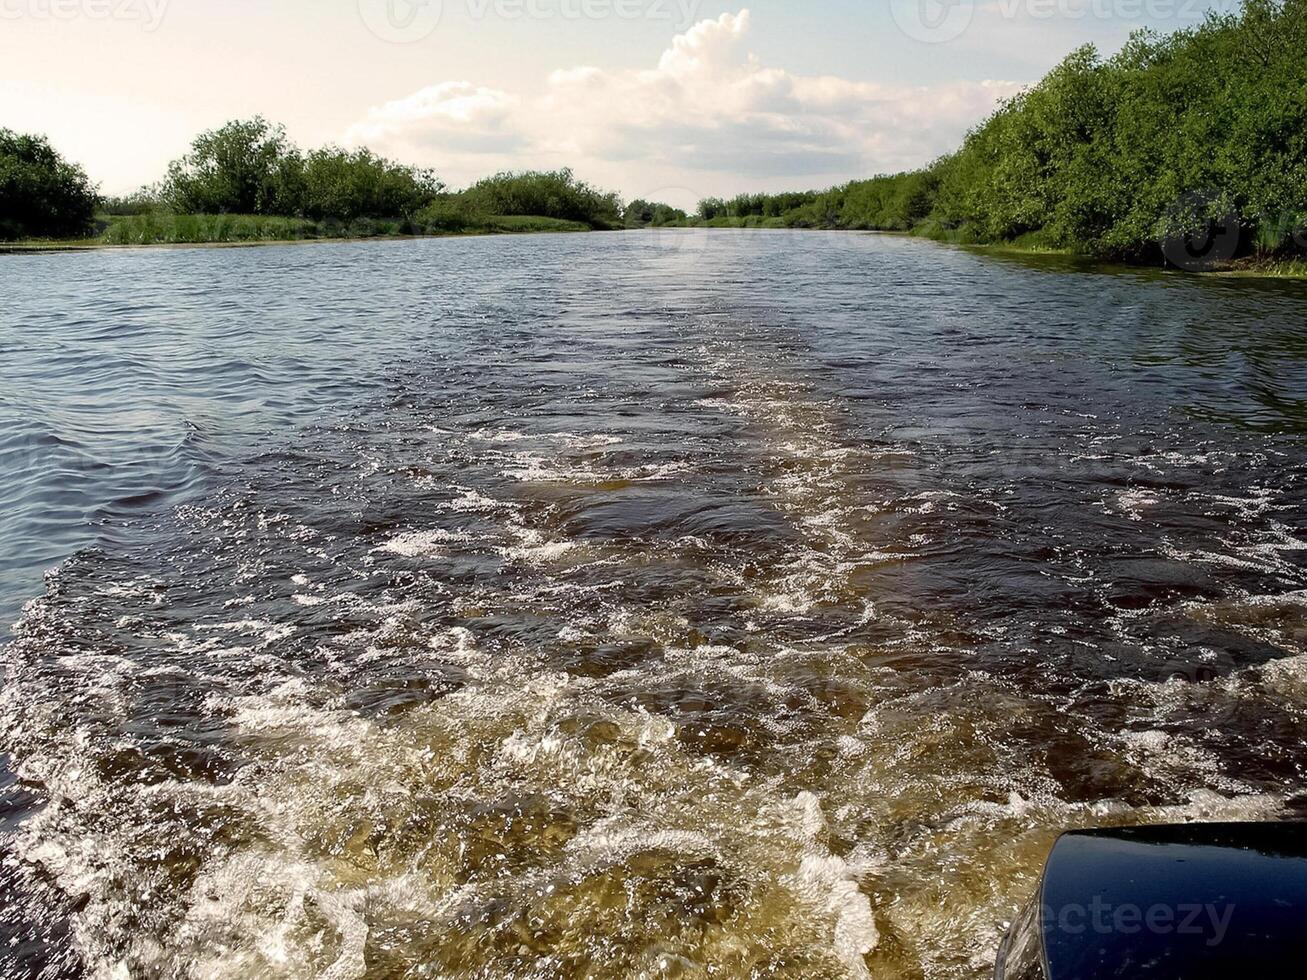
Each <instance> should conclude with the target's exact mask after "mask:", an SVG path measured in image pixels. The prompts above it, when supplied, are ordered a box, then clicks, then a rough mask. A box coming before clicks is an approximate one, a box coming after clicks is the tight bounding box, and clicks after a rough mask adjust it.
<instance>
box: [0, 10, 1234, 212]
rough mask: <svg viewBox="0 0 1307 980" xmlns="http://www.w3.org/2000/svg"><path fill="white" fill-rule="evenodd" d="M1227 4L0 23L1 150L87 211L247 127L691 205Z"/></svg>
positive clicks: (920, 140) (936, 120)
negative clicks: (67, 188) (11, 140)
mask: <svg viewBox="0 0 1307 980" xmlns="http://www.w3.org/2000/svg"><path fill="white" fill-rule="evenodd" d="M1234 3H1235V0H1217V2H1216V3H1213V2H1211V0H735V2H726V3H722V2H716V0H0V127H5V128H9V129H14V130H18V131H20V132H37V133H43V134H45V135H47V136H48V137H49V138H50V139H51V141H52V142H53V143H54V145H55V146H56V148H57V149H59V150H60V151H61V152H62V153H64V154H65V155H66V156H68V157H69V158H70V159H73V160H75V161H77V162H78V163H80V164H81V165H82V166H84V167H85V168H86V170H87V171H88V173H90V175H91V177H92V179H93V180H95V181H97V182H98V183H99V184H100V186H101V189H102V190H103V191H104V192H105V193H109V194H119V193H124V192H128V191H131V190H133V189H135V188H137V187H139V186H141V185H143V184H147V183H150V182H153V181H155V180H157V179H158V178H159V177H160V176H161V175H162V174H163V172H164V169H165V168H166V166H167V164H168V161H169V160H172V159H174V158H176V157H179V156H181V155H182V154H184V153H185V152H186V149H187V147H188V145H189V143H190V141H191V139H193V137H194V136H195V135H196V134H197V133H199V132H200V131H202V130H205V129H208V128H211V127H214V126H217V125H220V124H221V123H223V122H224V121H226V120H228V119H232V118H239V117H248V116H252V115H255V114H261V115H263V116H265V117H266V118H268V119H270V120H273V121H276V122H279V123H282V124H284V125H285V126H286V128H287V131H288V134H289V135H290V137H291V138H292V139H293V140H294V141H295V142H297V143H299V144H300V145H301V146H305V147H310V146H317V145H322V144H326V143H334V144H339V145H344V146H354V145H366V146H369V147H371V148H372V149H374V150H376V151H377V152H380V153H383V154H385V155H387V156H391V157H394V158H396V159H398V160H401V161H403V162H406V163H413V164H419V165H422V166H427V167H431V168H433V169H435V170H436V172H437V173H438V174H439V175H440V176H441V177H442V178H443V179H444V180H445V181H446V182H447V183H448V184H449V185H451V186H453V187H461V186H465V185H466V184H468V183H470V182H472V181H474V180H476V179H477V178H478V177H481V176H485V175H487V174H490V173H494V172H496V171H498V170H503V169H536V168H550V169H552V168H555V167H560V166H570V167H572V168H573V170H574V171H575V172H576V173H577V175H578V176H580V177H582V178H584V179H586V180H589V181H591V182H593V183H595V184H598V185H599V186H601V187H604V188H605V189H610V190H616V191H619V192H620V193H621V194H622V195H623V196H624V197H626V198H628V199H631V198H635V197H644V198H648V199H655V200H665V201H669V202H671V203H674V204H679V205H682V206H689V205H692V204H693V203H695V202H696V201H697V200H699V199H700V198H703V197H708V196H718V195H731V194H735V193H740V192H744V191H762V190H767V191H774V190H782V189H806V188H816V187H826V186H830V185H832V184H836V183H840V182H843V181H846V180H849V179H853V178H856V177H865V176H869V175H871V174H874V173H882V172H893V171H897V170H902V169H906V168H910V167H916V166H920V165H921V164H924V163H926V162H928V161H929V160H930V159H932V158H933V157H935V156H938V155H939V154H940V153H943V152H946V151H948V150H950V149H952V148H953V147H954V146H956V144H957V143H958V141H959V140H960V139H961V138H962V137H963V135H964V134H965V133H966V131H967V129H968V128H970V127H971V126H973V125H975V124H976V123H978V122H980V121H981V120H982V119H983V118H984V117H985V116H986V115H987V114H988V113H989V112H990V111H992V110H993V108H994V107H995V105H996V104H997V103H998V102H999V101H1000V100H1001V99H1004V98H1007V97H1009V96H1011V95H1013V94H1015V93H1016V92H1018V91H1020V90H1021V88H1022V87H1023V86H1026V85H1029V84H1031V83H1032V82H1034V81H1036V80H1038V79H1039V77H1040V76H1041V75H1043V74H1044V73H1045V72H1046V71H1047V70H1048V69H1049V68H1051V67H1053V66H1054V65H1055V64H1056V63H1057V62H1058V61H1059V60H1061V59H1062V58H1063V57H1064V56H1065V55H1066V54H1067V53H1069V52H1070V51H1071V50H1073V49H1074V48H1076V47H1078V46H1079V45H1081V44H1084V43H1094V44H1096V45H1097V46H1098V47H1099V49H1100V50H1101V51H1104V52H1108V53H1110V52H1112V51H1114V50H1116V49H1117V48H1119V47H1120V45H1121V44H1122V43H1123V42H1124V41H1125V40H1126V39H1127V38H1128V37H1129V35H1130V33H1131V32H1132V31H1134V30H1137V29H1140V28H1151V29H1154V30H1159V31H1170V30H1175V29H1181V28H1186V27H1192V26H1194V25H1196V24H1198V23H1200V22H1201V19H1202V17H1203V16H1204V14H1205V13H1206V11H1207V10H1209V9H1217V10H1221V9H1229V8H1230V6H1231V5H1232V4H1234Z"/></svg>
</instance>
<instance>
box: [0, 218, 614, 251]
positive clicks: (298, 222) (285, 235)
mask: <svg viewBox="0 0 1307 980" xmlns="http://www.w3.org/2000/svg"><path fill="white" fill-rule="evenodd" d="M97 225H98V229H99V233H98V234H97V235H95V236H94V237H89V238H77V239H28V240H25V241H16V242H0V252H5V251H7V252H57V251H77V250H82V249H92V248H106V247H128V246H142V245H273V244H287V243H291V242H312V241H319V242H324V241H360V240H364V239H373V238H417V237H424V238H425V237H447V236H452V235H514V234H531V233H541V232H581V231H590V230H592V229H591V227H590V226H589V225H587V224H585V223H583V222H580V221H564V220H562V219H559V218H544V217H539V216H537V215H524V214H521V215H519V214H515V215H492V216H485V217H481V218H479V219H478V220H477V221H476V222H475V223H472V224H469V225H467V226H465V227H462V228H458V229H457V230H453V229H447V228H439V227H436V228H422V227H417V226H414V225H413V224H411V223H409V222H405V221H401V220H394V221H390V220H361V221H354V222H350V223H348V224H344V223H341V222H321V221H309V220H307V219H304V218H281V217H271V216H267V215H247V214H157V213H156V214H139V215H105V216H102V217H101V218H100V219H99V220H98V221H97Z"/></svg>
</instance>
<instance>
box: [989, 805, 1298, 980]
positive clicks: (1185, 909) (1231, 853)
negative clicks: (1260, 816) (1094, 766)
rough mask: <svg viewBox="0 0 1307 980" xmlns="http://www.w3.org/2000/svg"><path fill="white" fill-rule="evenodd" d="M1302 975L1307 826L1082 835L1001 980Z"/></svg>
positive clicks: (1030, 917) (999, 972)
mask: <svg viewBox="0 0 1307 980" xmlns="http://www.w3.org/2000/svg"><path fill="white" fill-rule="evenodd" d="M1304 968H1307V823H1263V824H1187V825H1183V826H1160V827H1128V828H1121V829H1115V830H1090V831H1075V832H1072V833H1068V834H1064V835H1063V836H1062V837H1061V838H1059V839H1058V841H1057V843H1056V844H1055V845H1054V846H1053V850H1052V852H1051V853H1050V854H1049V857H1048V862H1047V864H1046V865H1045V867H1044V874H1043V878H1042V880H1041V881H1040V886H1039V891H1038V893H1037V894H1036V895H1035V897H1034V899H1033V900H1032V901H1031V903H1030V904H1029V905H1028V906H1027V907H1026V909H1025V910H1024V911H1023V912H1022V914H1021V915H1020V916H1019V917H1018V918H1017V920H1016V921H1015V922H1014V923H1013V925H1012V927H1011V929H1010V930H1009V931H1008V934H1007V937H1006V938H1005V939H1004V941H1003V944H1002V946H1001V947H1000V949H999V955H998V963H997V966H996V968H995V973H994V976H995V980H1109V978H1111V980H1217V978H1221V980H1230V978H1232V977H1238V976H1247V977H1249V978H1253V977H1257V978H1261V977H1268V978H1269V977H1278V976H1301V975H1302V971H1303V970H1304Z"/></svg>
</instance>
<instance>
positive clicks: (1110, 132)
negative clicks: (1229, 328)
mask: <svg viewBox="0 0 1307 980" xmlns="http://www.w3.org/2000/svg"><path fill="white" fill-rule="evenodd" d="M1304 52H1307V0H1247V2H1246V3H1245V4H1244V7H1243V9H1242V10H1241V11H1240V12H1239V13H1237V14H1228V15H1220V16H1217V15H1213V16H1211V17H1209V19H1208V20H1207V22H1206V23H1204V24H1203V25H1202V26H1200V27H1197V28H1195V29H1192V30H1185V31H1179V32H1176V33H1174V34H1170V35H1167V36H1164V37H1163V36H1158V35H1154V34H1151V33H1139V34H1136V35H1135V36H1134V37H1133V38H1132V39H1131V40H1130V42H1129V43H1128V44H1127V45H1126V46H1125V48H1124V49H1122V50H1121V51H1120V52H1119V53H1118V54H1116V55H1115V56H1113V57H1111V58H1107V59H1104V58H1102V57H1100V56H1099V54H1098V53H1097V51H1096V50H1095V49H1094V48H1093V47H1084V48H1081V49H1079V50H1077V51H1075V52H1073V53H1072V54H1071V55H1070V56H1068V57H1067V58H1066V59H1065V60H1064V61H1063V62H1062V63H1061V64H1060V65H1058V67H1057V68H1055V69H1054V70H1053V71H1051V72H1050V73H1049V74H1048V75H1047V76H1045V78H1044V79H1043V80H1042V81H1040V82H1039V84H1037V85H1035V86H1034V87H1033V88H1031V89H1029V90H1027V91H1026V92H1024V93H1023V94H1021V95H1018V96H1017V97H1016V98H1014V99H1011V100H1010V101H1008V102H1007V103H1005V104H1004V105H1003V106H1001V107H1000V108H999V110H998V111H997V112H995V113H994V114H993V115H992V116H991V117H990V118H989V119H987V120H986V121H985V122H984V123H983V124H982V125H981V126H979V127H977V128H976V129H974V130H973V131H972V132H971V133H970V134H968V136H967V137H966V140H965V141H964V142H963V144H962V146H961V148H960V149H959V150H958V151H957V152H955V153H953V154H950V155H948V156H945V157H942V158H941V159H939V160H937V161H935V162H934V163H933V164H931V165H930V166H929V167H926V168H925V169H923V170H917V171H912V172H908V173H901V174H894V175H889V176H881V177H875V178H872V179H870V180H861V181H854V182H852V183H849V184H846V185H844V186H842V187H836V188H832V189H831V190H828V191H824V192H808V193H799V194H781V195H767V194H755V195H742V196H740V197H737V198H735V199H733V200H729V201H724V200H719V199H709V200H706V201H703V202H702V203H701V204H700V206H699V213H698V222H699V223H701V224H704V225H708V226H718V227H720V226H736V227H789V228H845V229H874V230H882V231H904V232H911V233H913V234H919V235H924V236H926V237H930V238H934V239H938V240H944V241H952V242H960V243H980V244H1007V245H1015V246H1018V247H1024V248H1031V249H1046V250H1064V251H1070V252H1076V253H1081V254H1085V255H1090V256H1095V257H1100V258H1110V259H1121V260H1126V261H1144V262H1159V261H1165V262H1168V263H1170V264H1172V265H1177V266H1181V267H1183V268H1195V269H1201V268H1213V267H1220V266H1222V265H1227V264H1236V265H1237V264H1238V263H1239V261H1240V260H1242V261H1243V262H1245V263H1247V262H1252V261H1260V262H1263V263H1266V264H1268V265H1276V264H1280V265H1283V264H1284V263H1285V262H1286V261H1292V260H1294V259H1296V258H1299V257H1301V256H1304V255H1307V56H1304Z"/></svg>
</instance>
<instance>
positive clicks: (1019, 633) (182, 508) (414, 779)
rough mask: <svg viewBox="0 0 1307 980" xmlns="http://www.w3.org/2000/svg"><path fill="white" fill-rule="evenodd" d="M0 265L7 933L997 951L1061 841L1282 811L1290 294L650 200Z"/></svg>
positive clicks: (258, 971) (645, 967)
mask: <svg viewBox="0 0 1307 980" xmlns="http://www.w3.org/2000/svg"><path fill="white" fill-rule="evenodd" d="M0 288H2V289H3V294H4V304H3V309H0V427H2V429H0V459H2V460H3V463H2V466H3V469H2V470H0V500H2V513H0V522H2V523H0V597H2V598H0V607H3V608H4V611H5V613H6V615H7V618H8V619H10V620H14V619H16V620H17V625H16V626H15V627H14V634H13V637H12V639H11V641H10V642H9V643H8V646H7V647H5V648H4V650H3V666H4V671H5V676H4V683H3V688H2V690H0V751H2V752H4V753H5V754H6V757H7V767H8V770H7V771H8V775H6V776H4V777H3V778H0V801H2V803H0V805H2V807H3V809H0V836H2V837H3V839H4V844H3V849H4V853H3V858H4V863H3V867H2V868H0V879H3V889H4V900H5V906H4V909H5V910H4V918H5V920H6V921H5V923H4V925H3V928H4V930H5V931H6V935H7V936H8V937H9V941H8V942H6V943H4V944H3V946H4V949H3V953H2V954H0V955H3V957H4V962H3V967H2V970H3V972H5V973H8V974H10V975H14V976H26V975H32V974H34V973H36V972H37V971H40V970H44V971H46V974H47V975H50V976H72V975H78V974H89V975H97V976H104V977H126V976H141V977H214V978H218V977H221V978H239V977H327V978H336V980H344V978H353V977H394V976H405V975H407V976H415V977H419V976H426V977H439V978H473V977H475V978H528V977H529V978H541V980H544V978H555V977H557V978H563V977H649V978H653V977H760V978H761V977H773V978H781V977H792V978H798V977H803V978H843V977H853V978H858V977H867V976H875V977H878V978H881V977H884V978H895V977H904V978H915V977H928V978H943V977H948V978H979V977H981V976H983V975H984V974H985V973H986V972H987V971H988V969H989V968H990V964H991V962H992V957H993V952H994V949H995V946H996V945H997V942H998V939H999V936H1000V934H1001V931H1002V928H1003V924H1004V922H1005V920H1007V919H1008V918H1010V917H1011V916H1012V914H1013V912H1014V911H1015V909H1016V908H1017V906H1018V904H1019V903H1022V902H1023V901H1024V900H1025V899H1026V898H1027V897H1028V896H1029V894H1030V893H1031V891H1032V888H1033V885H1034V882H1035V879H1036V876H1037V874H1038V871H1039V867H1040V862H1041V860H1042V858H1043V855H1044V853H1045V851H1046V849H1047V847H1048V845H1049V843H1050V842H1051V840H1052V839H1053V837H1054V835H1055V834H1056V833H1057V832H1059V831H1061V830H1063V829H1066V828H1069V827H1082V826H1094V825H1106V824H1122V823H1137V822H1149V821H1154V822H1155V821H1169V820H1188V819H1229V818H1258V819H1261V818H1267V819H1270V818H1276V817H1282V816H1285V815H1290V814H1293V813H1295V812H1299V811H1301V810H1302V809H1303V808H1304V796H1303V794H1304V792H1305V791H1307V771H1305V770H1307V747H1305V743H1304V739H1305V738H1307V551H1305V550H1304V549H1307V544H1305V543H1304V541H1303V537H1304V536H1307V535H1305V534H1304V526H1305V525H1307V483H1305V482H1304V481H1305V478H1307V444H1305V441H1307V401H1305V400H1304V398H1305V397H1307V396H1305V395H1304V393H1307V305H1305V304H1304V299H1305V298H1307V294H1304V292H1303V290H1302V289H1301V288H1300V287H1291V286H1278V287H1275V286H1266V285H1249V284H1238V283H1235V282H1230V281H1218V280H1207V279H1203V280H1200V279H1195V278H1189V277H1183V276H1161V275H1152V274H1145V273H1142V272H1138V271H1136V272H1119V273H1108V272H1103V271H1101V270H1099V271H1085V270H1082V269H1078V268H1076V267H1074V266H1072V265H1069V264H1068V263H1066V262H1061V261H1052V260H1050V261H1044V262H1028V261H1027V262H1015V261H1012V260H998V259H994V258H983V257H978V256H976V255H973V254H970V253H967V252H962V251H957V250H950V249H945V248H940V247H937V246H934V245H931V244H928V243H921V242H915V241H910V240H900V239H892V238H883V237H875V236H859V235H830V234H816V233H811V234H800V233H792V234H790V233H775V234H770V233H762V232H752V233H732V232H717V233H709V232H676V233H659V234H654V233H649V234H634V233H633V234H626V235H591V236H574V237H553V236H540V237H530V238H513V239H510V238H498V239H478V240H461V241H460V240H434V241H422V242H399V243H371V244H346V245H318V246H303V247H287V248H261V249H250V250H176V251H149V252H129V253H103V252H102V253H94V254H80V255H47V256H24V257H5V258H4V259H3V261H2V262H0ZM47 568H53V569H54V570H53V571H49V572H48V573H47V574H46V576H45V579H44V584H42V581H41V573H42V571H44V570H45V569H47Z"/></svg>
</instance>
